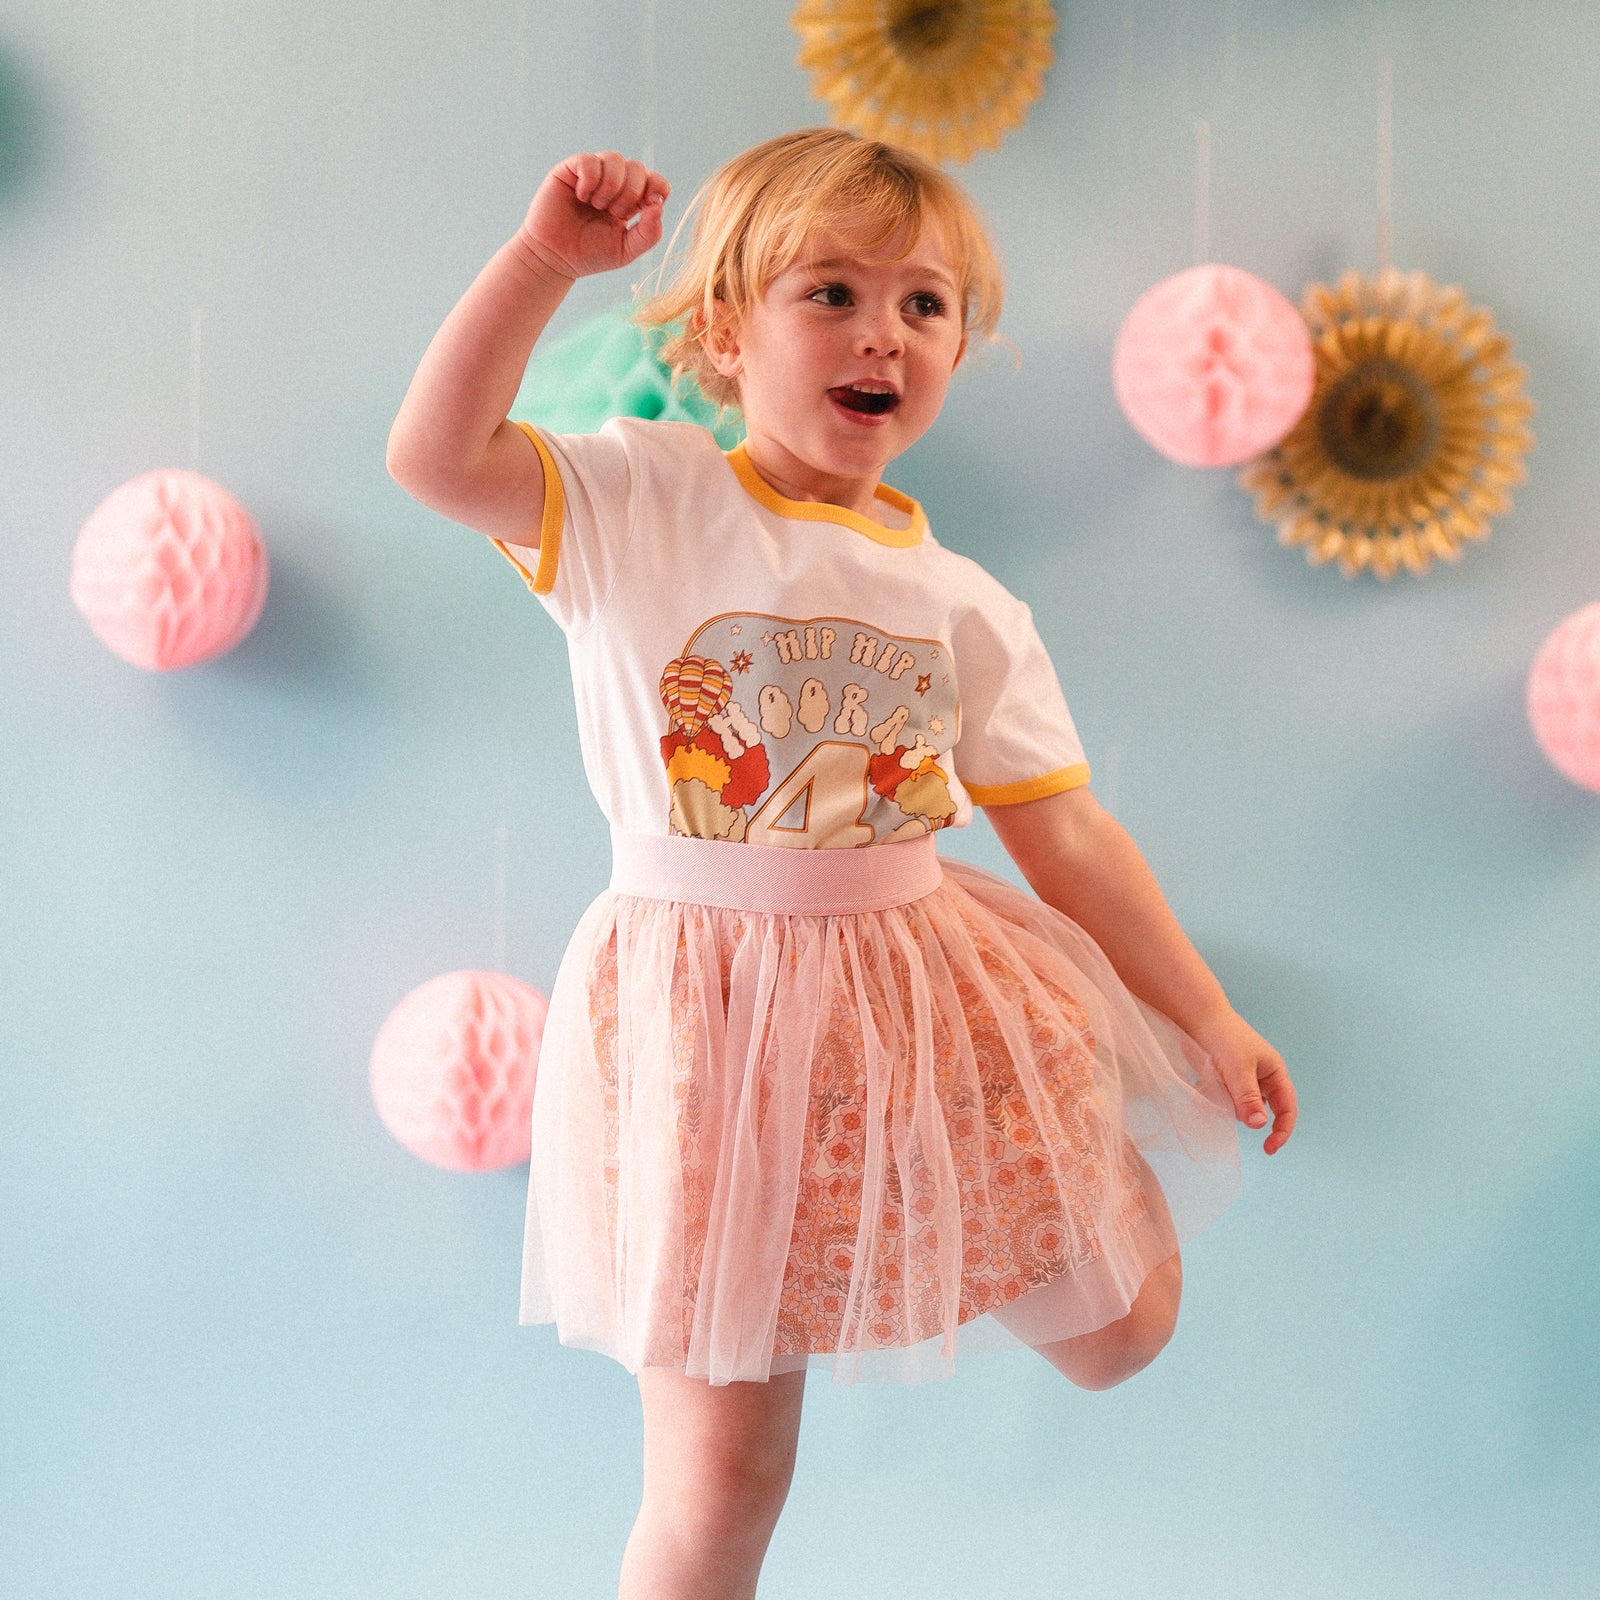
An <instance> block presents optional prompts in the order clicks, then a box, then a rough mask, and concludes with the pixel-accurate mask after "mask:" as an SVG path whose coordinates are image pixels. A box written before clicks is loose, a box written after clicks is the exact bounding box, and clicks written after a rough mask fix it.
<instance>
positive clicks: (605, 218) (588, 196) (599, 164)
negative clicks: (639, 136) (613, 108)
mask: <svg viewBox="0 0 1600 1600" xmlns="http://www.w3.org/2000/svg"><path fill="white" fill-rule="evenodd" d="M670 192H671V189H670V187H669V185H668V183H667V180H666V179H665V178H663V177H662V176H661V174H660V173H659V172H652V171H650V169H649V168H648V167H646V166H645V165H644V163H643V162H642V161H629V160H628V159H627V158H626V157H625V156H621V155H618V154H617V152H616V151H615V150H607V151H605V152H603V153H602V154H600V155H576V156H568V157H567V159H566V160H565V161H563V162H562V163H561V165H560V166H559V167H557V168H555V170H554V171H553V172H551V173H550V175H549V176H548V177H547V178H546V179H545V180H544V182H543V183H541V184H540V185H539V192H538V193H537V194H536V195H534V197H533V204H532V205H530V206H529V207H528V215H527V217H526V218H525V219H524V220H523V224H522V227H521V229H520V231H519V235H518V237H519V240H520V242H521V243H522V244H523V245H524V247H525V248H526V249H527V250H528V251H529V252H530V253H531V254H532V255H533V256H534V258H535V259H536V260H537V261H538V262H539V264H540V265H541V266H542V267H544V268H545V269H546V270H548V271H549V272H551V273H552V274H554V275H556V276H559V277H564V278H582V277H586V276H587V275H588V274H590V273H594V272H609V271H611V270H612V269H613V268H614V267H625V266H627V265H628V263H629V262H631V261H634V260H637V259H638V257H640V256H642V255H643V254H644V253H645V251H646V250H648V249H649V248H650V247H651V246H652V245H654V244H656V243H657V242H658V241H659V240H660V238H661V208H662V207H663V206H664V205H665V204H666V201H667V195H668V194H669V193H670ZM635 219H636V220H635ZM630 222H631V223H632V226H631V227H630V226H629V224H630Z"/></svg>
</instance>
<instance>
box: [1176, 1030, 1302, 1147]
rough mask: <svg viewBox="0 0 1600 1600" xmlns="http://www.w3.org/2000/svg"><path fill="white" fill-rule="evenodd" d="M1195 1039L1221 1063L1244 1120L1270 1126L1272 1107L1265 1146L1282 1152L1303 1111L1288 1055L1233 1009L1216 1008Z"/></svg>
mask: <svg viewBox="0 0 1600 1600" xmlns="http://www.w3.org/2000/svg"><path fill="white" fill-rule="evenodd" d="M1193 1037H1194V1040H1195V1043H1196V1044H1198V1045H1199V1046H1200V1047H1201V1048H1202V1049H1203V1050H1205V1051H1206V1053H1207V1054H1208V1055H1209V1056H1210V1057H1211V1059H1212V1060H1213V1061H1214V1062H1216V1064H1217V1072H1218V1074H1219V1075H1220V1076H1221V1078H1222V1083H1223V1087H1224V1088H1226V1089H1227V1091H1228V1093H1229V1095H1230V1096H1231V1097H1232V1099H1233V1107H1234V1110H1235V1111H1236V1112H1237V1113H1238V1116H1239V1120H1240V1121H1241V1122H1242V1123H1244V1124H1245V1125H1246V1126H1247V1127H1251V1128H1262V1127H1265V1126H1266V1121H1267V1112H1266V1107H1267V1106H1271V1107H1272V1132H1271V1133H1269V1134H1268V1135H1267V1142H1266V1143H1265V1144H1264V1145H1263V1146H1262V1147H1261V1148H1262V1150H1263V1151H1264V1152H1265V1153H1266V1154H1267V1155H1269V1156H1270V1155H1272V1154H1273V1153H1274V1152H1275V1151H1277V1150H1281V1149H1282V1148H1283V1147H1284V1145H1285V1144H1286V1143H1287V1142H1288V1139H1289V1135H1290V1134H1291V1133H1293V1132H1294V1124H1295V1116H1296V1113H1297V1111H1298V1102H1297V1100H1296V1098H1295V1092H1294V1084H1293V1083H1292V1082H1291V1081H1290V1078H1289V1069H1288V1068H1287V1067H1286V1066H1284V1064H1283V1057H1282V1056H1280V1055H1279V1054H1278V1052H1277V1051H1276V1050H1274V1049H1273V1048H1272V1046H1271V1045H1270V1044H1268V1043H1267V1041H1266V1040H1265V1039H1263V1038H1262V1037H1261V1035H1260V1034H1259V1033H1257V1032H1256V1030H1255V1029H1254V1028H1252V1027H1251V1026H1250V1024H1249V1023H1248V1022H1246V1021H1245V1020H1244V1018H1243V1017H1241V1016H1240V1015H1239V1013H1238V1012H1237V1011H1234V1010H1233V1009H1232V1008H1231V1007H1230V1008H1228V1009H1225V1010H1222V1011H1218V1012H1214V1013H1213V1014H1212V1015H1211V1016H1210V1017H1208V1018H1207V1019H1206V1020H1205V1021H1204V1022H1202V1023H1201V1024H1200V1025H1199V1026H1198V1027H1197V1028H1196V1029H1195V1030H1194V1035H1193ZM1263 1097H1265V1104H1263Z"/></svg>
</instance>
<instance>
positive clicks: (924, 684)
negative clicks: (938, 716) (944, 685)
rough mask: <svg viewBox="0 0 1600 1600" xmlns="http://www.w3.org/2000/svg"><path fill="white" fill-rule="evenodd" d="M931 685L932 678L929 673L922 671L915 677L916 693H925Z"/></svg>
mask: <svg viewBox="0 0 1600 1600" xmlns="http://www.w3.org/2000/svg"><path fill="white" fill-rule="evenodd" d="M932 687H933V678H932V676H931V675H930V674H929V673H926V672H924V673H923V674H922V676H921V677H920V678H918V679H917V693H918V694H926V693H927V692H928V691H929V690H930V689H931V688H932Z"/></svg>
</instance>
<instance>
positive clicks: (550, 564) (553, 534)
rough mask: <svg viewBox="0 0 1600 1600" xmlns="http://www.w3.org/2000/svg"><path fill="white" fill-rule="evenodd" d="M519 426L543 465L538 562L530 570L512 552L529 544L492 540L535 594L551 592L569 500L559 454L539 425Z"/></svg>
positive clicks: (520, 423) (519, 424)
mask: <svg viewBox="0 0 1600 1600" xmlns="http://www.w3.org/2000/svg"><path fill="white" fill-rule="evenodd" d="M517 426H518V427H519V428H521V429H522V431H523V432H524V433H525V434H527V436H528V437H529V438H530V439H532V440H533V447H534V449H535V450H537V451H538V452H539V464H540V466H541V467H543V468H544V515H543V516H542V517H541V518H540V519H539V565H538V567H537V568H536V569H535V570H534V571H532V572H529V571H528V569H527V567H526V566H524V565H523V563H522V561H521V560H520V559H519V558H518V557H517V556H516V555H515V554H514V553H513V552H514V550H525V549H527V546H526V545H515V546H513V545H511V544H508V543H507V542H506V541H505V540H504V539H493V540H491V541H490V543H492V544H493V545H494V547H495V549H496V550H498V551H499V552H500V554H501V555H503V556H504V557H505V558H506V560H507V561H509V562H510V563H511V565H512V566H514V567H515V568H516V569H517V571H518V572H520V573H521V574H522V581H523V582H524V583H525V584H527V586H528V587H529V588H530V589H532V590H533V592H534V593H535V594H549V593H550V591H551V590H552V589H553V588H555V586H556V563H557V562H558V561H559V560H560V559H561V525H562V523H564V522H565V521H566V517H567V500H566V495H565V494H564V493H563V492H562V488H561V473H560V472H559V471H558V470H557V468H556V458H555V457H554V456H553V455H551V454H550V446H549V445H547V444H546V443H545V442H544V440H543V439H541V438H540V437H539V431H538V429H536V428H535V427H533V426H532V424H530V423H527V422H519V423H518V424H517Z"/></svg>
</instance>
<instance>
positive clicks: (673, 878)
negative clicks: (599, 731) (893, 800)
mask: <svg viewBox="0 0 1600 1600" xmlns="http://www.w3.org/2000/svg"><path fill="white" fill-rule="evenodd" d="M942 876H943V874H942V873H941V872H940V870H939V854H938V852H937V851H936V850H935V849H934V846H933V835H932V834H931V833H925V834H922V835H921V836H920V837H919V838H916V839H902V840H898V841H896V842H895V843H894V844H877V845H869V846H866V847H865V848H863V849H857V850H787V849H784V848H782V847H781V846H775V845H762V844H729V843H727V842H726V841H725V840H722V839H686V838H682V837H680V836H678V835H677V834H667V835H663V836H658V835H654V834H643V833H622V832H619V831H618V830H617V829H612V832H611V887H612V888H613V889H614V890H615V891H616V892H617V893H618V894H633V895H642V896H644V897H645V898H646V899H648V900H688V901H694V902H697V903H698V904H700V905H708V906H722V907H724V908H725V909H727V910H729V911H766V912H776V913H778V914H780V915H789V916H801V917H835V916H847V915H850V914H852V913H854V912H858V911H887V910H888V909H889V907H890V906H903V905H909V904H910V903H911V901H913V900H920V899H921V898H922V896H923V895H925V894H931V893H932V892H933V891H934V890H935V889H937V888H938V887H939V883H940V881H941V878H942Z"/></svg>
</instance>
